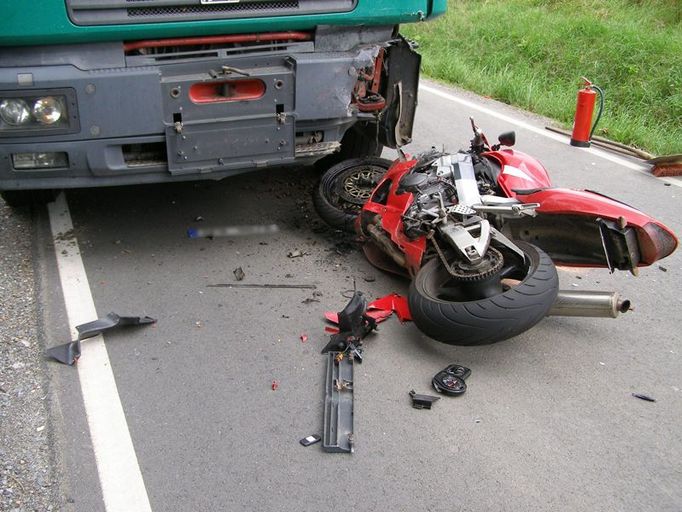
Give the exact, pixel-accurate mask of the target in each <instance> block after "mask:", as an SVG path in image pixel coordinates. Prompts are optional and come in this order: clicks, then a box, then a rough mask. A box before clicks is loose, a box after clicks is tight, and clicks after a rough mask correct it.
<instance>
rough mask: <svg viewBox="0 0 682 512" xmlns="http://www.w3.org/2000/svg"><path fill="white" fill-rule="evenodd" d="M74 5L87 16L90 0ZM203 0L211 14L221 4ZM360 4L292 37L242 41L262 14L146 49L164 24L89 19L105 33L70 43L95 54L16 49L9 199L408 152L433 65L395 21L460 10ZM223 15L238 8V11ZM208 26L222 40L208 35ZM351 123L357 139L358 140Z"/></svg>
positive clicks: (5, 156)
mask: <svg viewBox="0 0 682 512" xmlns="http://www.w3.org/2000/svg"><path fill="white" fill-rule="evenodd" d="M46 3H48V4H50V3H52V2H46ZM66 3H67V5H68V6H70V10H69V15H72V16H73V13H74V12H80V10H79V9H81V8H83V9H84V8H85V7H86V4H87V2H83V1H80V0H78V1H76V0H69V1H67V2H66ZM111 3H112V2H109V3H107V5H109V4H111ZM114 3H115V2H114ZM144 3H145V5H146V4H153V3H154V2H153V0H145V2H144ZM190 3H191V2H190ZM194 3H196V4H198V5H197V6H195V7H196V8H197V9H198V10H200V11H201V12H207V13H208V11H210V12H211V13H213V11H211V10H210V9H204V7H211V8H212V9H214V10H215V9H217V7H218V6H217V5H211V6H209V5H208V3H207V2H204V1H200V0H196V2H194ZM255 3H258V2H255ZM261 3H262V2H261ZM294 3H295V4H297V5H299V7H301V8H303V7H304V6H308V7H309V8H311V9H313V8H314V7H315V6H317V7H319V8H320V9H321V8H322V7H320V6H322V4H323V2H319V1H317V2H315V1H309V2H304V1H303V0H301V1H299V2H293V3H292V5H293V4H294ZM332 3H333V2H330V3H328V4H329V5H331V4H332ZM336 3H339V2H336ZM341 3H343V2H341ZM351 3H352V4H353V5H354V8H353V9H350V10H347V11H344V12H343V13H340V12H339V13H335V14H334V15H333V16H332V15H329V14H328V15H323V13H318V14H317V15H316V16H313V15H306V16H301V18H305V19H306V20H307V21H306V23H302V19H301V18H299V17H296V16H282V17H283V18H286V19H287V20H288V21H289V23H288V24H286V30H284V27H283V26H281V24H282V23H283V19H280V18H278V17H274V18H268V19H269V20H271V21H272V20H274V19H276V20H277V21H278V22H279V23H278V24H274V25H270V26H272V27H276V28H277V29H279V30H281V31H277V32H273V31H269V32H264V31H259V32H253V33H244V32H242V30H243V29H244V27H247V26H248V27H253V28H254V29H255V28H256V27H257V26H259V25H258V23H260V21H261V20H262V19H263V18H260V17H258V16H260V15H257V14H256V13H255V12H254V13H252V14H253V19H251V18H249V20H250V21H252V22H253V23H251V24H248V23H246V21H247V20H246V18H245V15H240V19H238V20H237V19H230V20H227V21H229V22H231V23H233V25H228V24H227V21H226V20H224V22H225V23H224V24H223V25H222V26H221V27H218V25H216V20H215V19H213V18H210V19H211V21H210V22H209V21H208V19H209V18H197V19H193V20H192V21H191V22H187V23H184V25H185V26H186V30H185V32H184V33H183V34H179V33H178V31H177V26H176V25H177V24H175V23H166V24H165V26H166V27H167V30H166V31H165V32H163V34H164V36H172V37H164V38H163V39H144V37H151V36H152V35H154V36H157V37H158V35H159V30H160V29H159V25H164V24H162V23H149V22H148V21H149V20H146V22H148V23H147V25H145V27H143V28H142V29H140V28H139V27H138V25H135V24H133V25H131V24H126V25H106V24H105V23H100V21H101V19H100V18H97V17H92V16H94V15H92V16H91V15H90V14H87V15H85V14H83V16H85V17H84V18H82V19H83V20H90V21H92V20H96V21H97V23H94V22H93V24H91V26H87V27H85V26H83V27H78V30H75V31H73V34H71V32H69V31H66V32H65V34H64V41H63V42H69V41H71V40H74V42H75V41H76V40H78V39H83V38H86V34H92V39H93V41H92V42H89V43H87V44H82V43H81V44H78V45H76V44H44V43H43V44H36V42H35V41H32V44H30V45H24V46H8V45H10V44H16V43H17V41H21V40H22V39H21V38H17V39H14V40H13V41H10V40H8V39H7V38H3V39H2V45H0V63H1V64H0V191H3V196H5V195H6V194H5V193H4V192H5V191H12V192H19V191H30V190H38V189H59V188H74V187H94V186H112V185H126V184H139V183H156V182H167V181H181V180H194V179H222V178H224V177H227V176H230V175H233V174H237V173H240V172H245V171H249V170H253V169H258V168H263V167H273V166H283V165H302V164H310V163H312V162H314V161H316V160H318V159H320V158H322V157H325V156H327V155H331V154H333V153H335V152H338V151H340V150H342V153H343V154H344V156H366V155H365V154H363V153H365V152H376V151H378V150H380V147H381V145H385V146H389V147H396V146H400V145H402V144H404V143H406V142H408V141H409V140H410V137H411V129H412V121H413V119H414V109H415V105H416V85H417V82H418V76H419V61H420V59H419V56H418V55H417V54H416V53H415V52H414V51H413V50H412V48H411V47H410V45H409V44H408V43H407V42H406V41H405V40H404V39H403V38H402V37H401V36H400V35H399V33H398V31H397V25H396V23H399V22H401V21H406V19H405V17H406V16H407V14H406V13H405V11H406V10H414V7H415V6H417V5H421V4H424V5H423V6H422V8H421V9H417V10H416V11H415V13H416V12H418V13H421V14H414V13H413V14H414V17H415V19H414V21H417V20H419V19H425V18H428V17H430V16H435V15H438V14H441V13H442V12H443V11H444V8H445V2H438V1H436V2H433V1H428V2H426V1H423V2H416V1H411V2H405V3H404V4H405V5H404V6H400V7H396V6H390V7H389V2H387V1H380V2H374V5H373V6H372V8H371V9H370V6H369V4H370V2H369V1H368V0H357V1H355V2H351ZM81 4H82V5H81ZM272 4H273V5H274V3H272ZM304 4H305V5H304ZM393 4H395V3H393ZM408 4H409V6H408ZM62 5H63V2H62ZM102 5H104V4H102ZM220 5H223V10H225V11H226V12H228V13H230V12H231V10H230V9H231V8H228V7H225V6H230V5H233V4H232V3H228V4H220ZM239 5H241V4H239ZM245 5H246V4H245ZM248 5H249V6H251V5H252V3H249V4H248ZM268 5H269V4H268ZM277 5H279V3H277ZM149 7H150V8H151V5H150V6H149ZM94 8H95V7H93V9H94ZM325 8H327V7H325ZM131 9H132V8H131ZM249 9H250V7H249V8H246V7H243V8H241V11H244V12H246V11H248V10H249ZM129 10H130V9H129ZM313 10H314V9H313ZM114 11H116V10H115V9H113V10H112V11H111V12H110V13H109V14H110V15H111V16H114V14H116V13H115V12H114ZM150 12H151V11H150ZM169 12H170V11H169ZM197 12H198V11H197ZM311 12H312V11H311ZM81 14H82V13H81ZM100 14H102V13H100ZM372 14H375V17H374V18H372ZM413 14H410V16H412V15H413ZM116 15H118V14H116ZM212 15H213V14H211V16H212ZM64 16H66V14H64ZM129 16H130V13H129ZM206 16H208V14H206ZM229 16H232V14H225V17H226V18H228V17H229ZM273 16H274V15H273ZM278 16H279V15H278ZM114 17H115V16H114ZM408 17H409V16H408ZM112 19H113V18H112ZM391 20H392V21H391ZM164 21H166V20H164ZM237 22H239V24H238V25H237V24H236V23H237ZM313 22H315V23H313ZM7 23H12V24H13V23H14V21H11V22H8V21H5V24H7ZM88 23H89V22H88ZM126 23H128V22H126ZM207 27H213V31H212V32H211V33H210V35H197V34H201V33H206V32H205V30H206V29H207ZM145 28H146V30H145ZM105 29H106V30H105ZM8 30H10V31H11V27H8ZM44 30H47V29H44ZM230 30H232V31H233V32H231V31H230ZM269 30H273V29H272V28H270V29H269ZM5 33H7V31H5ZM116 33H119V34H121V37H120V38H119V39H115V37H114V34H116ZM69 34H71V35H69ZM74 34H78V37H76V36H75V35H74ZM133 34H134V36H133ZM181 36H182V37H181ZM133 37H135V40H129V39H128V38H133ZM51 39H54V38H44V39H43V41H44V40H51ZM86 39H87V38H86ZM102 39H110V40H108V41H102ZM111 39H115V40H111ZM351 128H353V130H352V132H353V133H354V134H355V135H356V138H355V139H354V138H352V137H346V138H344V135H345V134H346V133H347V132H348V133H350V131H351V130H350V129H351ZM360 128H361V129H360ZM357 136H360V137H361V138H366V139H372V140H376V142H377V143H376V144H375V145H374V146H372V145H371V144H370V145H367V144H358V143H357ZM342 145H343V147H342ZM360 146H362V147H360ZM354 152H355V153H357V154H354Z"/></svg>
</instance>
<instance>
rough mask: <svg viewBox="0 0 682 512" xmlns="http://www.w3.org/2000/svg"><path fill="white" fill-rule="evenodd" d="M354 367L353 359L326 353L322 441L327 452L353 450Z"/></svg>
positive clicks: (349, 451) (348, 451)
mask: <svg viewBox="0 0 682 512" xmlns="http://www.w3.org/2000/svg"><path fill="white" fill-rule="evenodd" d="M353 366H354V365H353V358H352V357H344V356H343V353H340V352H328V353H327V376H326V380H325V383H326V384H325V398H324V433H323V441H322V448H323V449H324V451H326V452H337V453H338V452H345V453H352V452H353V449H354V438H353V385H352V382H353ZM348 383H350V387H348Z"/></svg>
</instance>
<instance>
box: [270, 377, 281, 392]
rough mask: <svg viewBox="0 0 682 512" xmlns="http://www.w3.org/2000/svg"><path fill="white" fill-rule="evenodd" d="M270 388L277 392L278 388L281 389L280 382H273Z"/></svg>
mask: <svg viewBox="0 0 682 512" xmlns="http://www.w3.org/2000/svg"><path fill="white" fill-rule="evenodd" d="M270 387H271V388H272V390H273V391H277V388H278V387H279V381H276V380H273V381H272V384H271V385H270Z"/></svg>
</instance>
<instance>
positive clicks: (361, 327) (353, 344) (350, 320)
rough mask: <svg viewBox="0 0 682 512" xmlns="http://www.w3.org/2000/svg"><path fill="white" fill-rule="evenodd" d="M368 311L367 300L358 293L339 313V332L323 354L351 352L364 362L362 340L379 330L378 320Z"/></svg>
mask: <svg viewBox="0 0 682 512" xmlns="http://www.w3.org/2000/svg"><path fill="white" fill-rule="evenodd" d="M366 311H367V299H366V298H365V296H364V295H363V294H362V292H358V291H356V292H355V293H354V294H353V297H352V298H351V299H350V302H349V303H348V304H347V305H346V307H345V308H343V311H339V314H338V316H339V324H338V325H339V332H338V333H337V334H333V335H332V336H331V338H330V340H329V343H327V345H326V346H325V347H324V348H323V349H322V353H323V354H326V353H327V352H331V351H334V352H345V351H347V350H349V351H350V352H352V353H353V354H354V356H355V358H356V360H358V361H362V349H361V348H360V345H362V340H363V339H364V338H365V337H366V336H367V335H368V334H369V333H370V332H372V331H374V330H376V328H377V323H376V320H375V319H374V318H372V317H370V316H368V315H366V314H365V313H366Z"/></svg>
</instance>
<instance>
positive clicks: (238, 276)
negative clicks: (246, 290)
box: [232, 267, 246, 281]
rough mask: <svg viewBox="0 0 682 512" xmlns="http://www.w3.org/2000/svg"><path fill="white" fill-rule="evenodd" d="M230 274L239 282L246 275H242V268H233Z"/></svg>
mask: <svg viewBox="0 0 682 512" xmlns="http://www.w3.org/2000/svg"><path fill="white" fill-rule="evenodd" d="M232 273H233V274H234V278H235V279H236V280H237V281H241V280H243V279H244V277H246V274H245V273H244V269H242V267H237V268H235V269H234V270H233V271H232Z"/></svg>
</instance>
